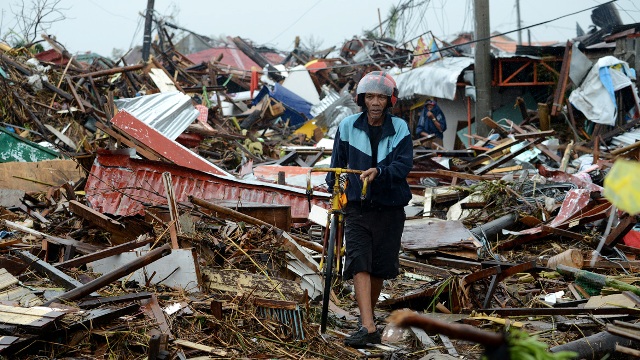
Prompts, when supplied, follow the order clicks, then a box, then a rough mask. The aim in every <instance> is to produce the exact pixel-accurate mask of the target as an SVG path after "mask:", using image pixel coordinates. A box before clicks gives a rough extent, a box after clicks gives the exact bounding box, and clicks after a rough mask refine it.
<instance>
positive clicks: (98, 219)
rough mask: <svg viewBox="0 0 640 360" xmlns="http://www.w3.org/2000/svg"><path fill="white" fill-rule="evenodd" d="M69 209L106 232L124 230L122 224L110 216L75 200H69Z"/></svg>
mask: <svg viewBox="0 0 640 360" xmlns="http://www.w3.org/2000/svg"><path fill="white" fill-rule="evenodd" d="M69 210H71V212H72V213H74V214H76V215H78V216H80V217H81V218H83V219H85V220H88V221H90V222H91V223H93V224H95V225H98V226H99V227H101V228H102V229H104V230H106V231H108V232H122V231H123V230H125V228H124V225H123V224H122V223H120V222H118V221H116V220H113V219H111V218H110V217H108V216H106V215H104V214H102V213H101V212H98V211H96V210H94V209H92V208H90V207H88V206H86V205H83V204H81V203H80V202H78V201H76V200H71V201H69Z"/></svg>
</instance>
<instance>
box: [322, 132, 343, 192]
mask: <svg viewBox="0 0 640 360" xmlns="http://www.w3.org/2000/svg"><path fill="white" fill-rule="evenodd" d="M340 139H341V136H340V128H338V131H337V132H336V135H335V137H334V141H333V149H332V150H331V167H332V168H346V167H347V159H348V157H347V146H348V143H346V142H344V141H342V140H340ZM325 181H326V183H327V189H328V191H329V192H331V191H332V190H333V183H334V182H335V174H334V173H332V172H328V173H327V176H326V177H325Z"/></svg>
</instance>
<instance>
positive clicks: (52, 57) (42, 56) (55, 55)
mask: <svg viewBox="0 0 640 360" xmlns="http://www.w3.org/2000/svg"><path fill="white" fill-rule="evenodd" d="M36 59H38V60H40V61H44V62H49V63H54V64H57V65H66V64H67V62H68V61H69V59H67V58H64V57H62V55H60V53H59V52H57V51H55V50H54V49H49V50H47V51H43V52H41V53H37V54H36Z"/></svg>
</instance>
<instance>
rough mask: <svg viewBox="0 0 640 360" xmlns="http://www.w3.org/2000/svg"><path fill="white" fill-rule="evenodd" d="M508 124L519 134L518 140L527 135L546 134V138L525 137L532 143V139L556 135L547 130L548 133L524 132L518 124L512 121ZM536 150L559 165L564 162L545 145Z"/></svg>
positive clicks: (552, 131) (540, 145)
mask: <svg viewBox="0 0 640 360" xmlns="http://www.w3.org/2000/svg"><path fill="white" fill-rule="evenodd" d="M507 124H509V126H511V128H513V130H514V131H516V132H518V134H516V135H515V137H516V139H520V138H521V136H525V135H527V134H545V136H531V137H525V138H526V139H528V140H529V141H531V139H537V138H539V137H542V138H545V137H547V136H550V135H553V134H555V131H554V130H547V131H540V132H538V131H535V132H527V131H526V130H524V129H523V128H521V127H519V126H518V125H516V123H514V122H513V121H511V120H507ZM536 148H537V149H538V150H540V151H541V152H542V153H543V154H544V155H546V156H547V157H548V158H550V159H551V160H553V161H555V162H557V163H558V164H560V161H561V160H562V159H561V158H560V156H558V155H557V154H556V153H554V152H553V151H551V150H549V148H548V147H546V146H545V145H542V144H537V145H536Z"/></svg>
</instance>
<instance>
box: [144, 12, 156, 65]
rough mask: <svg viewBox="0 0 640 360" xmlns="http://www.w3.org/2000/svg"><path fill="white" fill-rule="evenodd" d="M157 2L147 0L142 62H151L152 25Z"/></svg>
mask: <svg viewBox="0 0 640 360" xmlns="http://www.w3.org/2000/svg"><path fill="white" fill-rule="evenodd" d="M154 3H155V0H147V13H146V16H145V19H144V37H143V41H142V60H144V61H145V62H146V61H149V52H150V50H151V25H152V23H153V5H154Z"/></svg>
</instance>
